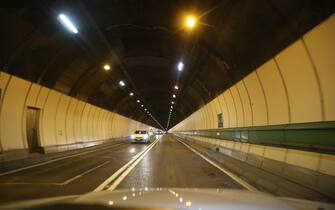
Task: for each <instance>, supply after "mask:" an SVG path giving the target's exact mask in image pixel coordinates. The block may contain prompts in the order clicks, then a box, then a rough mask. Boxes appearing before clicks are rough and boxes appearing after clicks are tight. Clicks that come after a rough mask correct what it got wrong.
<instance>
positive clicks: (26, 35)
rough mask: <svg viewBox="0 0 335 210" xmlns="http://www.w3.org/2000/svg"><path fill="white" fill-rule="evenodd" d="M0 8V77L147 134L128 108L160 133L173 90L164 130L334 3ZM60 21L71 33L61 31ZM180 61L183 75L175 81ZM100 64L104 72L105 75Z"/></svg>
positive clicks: (85, 1) (105, 0)
mask: <svg viewBox="0 0 335 210" xmlns="http://www.w3.org/2000/svg"><path fill="white" fill-rule="evenodd" d="M1 4H2V5H1V20H0V21H1V26H2V27H1V40H0V42H1V49H0V68H1V70H3V71H6V72H8V73H11V74H14V75H17V76H20V77H23V78H25V79H28V80H30V81H33V82H37V83H39V84H42V85H45V86H47V87H50V88H54V89H56V90H58V91H61V92H63V93H66V94H69V95H71V96H75V97H77V98H79V99H82V100H85V101H88V102H90V103H93V104H95V105H98V106H101V107H104V108H106V109H109V110H113V111H115V112H118V113H120V114H122V115H125V116H127V117H131V118H133V119H135V120H139V121H142V122H144V123H147V124H151V125H153V126H155V127H158V125H157V123H155V122H154V121H153V120H152V119H151V118H150V117H149V116H148V115H147V113H146V112H145V111H144V110H143V108H141V107H140V105H139V104H138V103H137V102H136V100H137V99H140V100H141V103H143V104H144V105H145V107H146V108H147V109H148V110H149V111H150V112H151V113H152V114H153V116H154V117H155V118H156V119H157V120H158V122H160V124H161V125H162V126H163V127H165V126H166V125H167V123H168V116H169V109H170V105H171V104H170V103H171V100H172V94H173V86H174V85H175V84H178V85H179V86H180V89H179V90H178V92H177V98H176V99H175V103H176V104H175V107H174V112H173V114H172V116H171V121H170V123H169V127H172V126H173V125H175V124H176V123H178V122H180V121H181V120H183V119H184V118H186V117H187V116H189V115H190V114H191V113H193V112H194V111H196V110H197V109H199V108H200V107H202V106H203V105H204V104H206V103H207V102H208V101H209V100H211V99H212V98H214V97H215V96H217V95H218V94H219V93H221V92H222V91H224V90H226V89H227V88H229V87H230V86H232V85H233V84H235V83H236V82H237V81H239V80H240V79H241V78H243V77H244V76H245V75H247V74H248V73H250V71H252V70H253V69H254V68H255V67H257V66H259V65H260V64H262V63H264V62H265V61H266V60H267V59H269V58H270V57H272V56H273V55H274V54H276V53H277V52H279V51H280V50H281V49H283V48H284V47H286V46H287V45H289V44H290V43H292V42H293V41H294V40H296V39H297V38H298V37H299V36H301V35H302V34H303V33H305V32H306V31H308V30H309V29H311V28H312V27H313V26H315V25H317V24H318V23H320V22H321V21H322V20H324V19H325V18H327V17H328V16H329V15H330V14H332V13H333V12H334V10H335V1H333V0H322V1H321V0H296V1H291V0H280V1H279V0H257V1H247V0H244V1H243V0H240V1H238V0H223V1H222V0H221V1H214V0H212V1H202V0H201V1H200V0H199V1H195V0H193V1H191V0H169V1H148V0H137V1H127V0H122V1H121V0H100V1H90V0H82V1H45V0H43V1H37V0H33V1H13V0H12V1H8V2H7V3H6V2H5V1H3V2H1ZM59 13H65V14H68V15H69V16H70V17H71V20H73V21H74V22H75V24H76V25H77V26H78V28H79V33H78V34H76V35H73V34H70V33H68V31H66V29H64V28H63V27H62V25H61V24H60V23H59V22H58V20H57V15H58V14H59ZM185 14H194V15H195V16H197V17H200V18H199V25H198V26H197V28H195V29H194V30H192V31H187V30H185V29H184V28H183V27H182V25H181V22H182V20H183V19H182V18H183V17H184V15H185ZM180 60H182V61H183V62H184V65H185V69H184V71H183V72H182V73H180V74H178V71H177V69H176V65H177V63H178V62H179V61H180ZM105 63H109V64H111V65H112V70H110V71H108V72H107V71H104V70H103V69H102V66H103V65H104V64H105ZM119 80H124V81H125V82H126V87H124V88H121V87H119V85H118V82H119ZM130 92H134V93H135V95H134V96H129V93H130Z"/></svg>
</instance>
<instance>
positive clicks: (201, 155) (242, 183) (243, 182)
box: [175, 137, 259, 192]
mask: <svg viewBox="0 0 335 210" xmlns="http://www.w3.org/2000/svg"><path fill="white" fill-rule="evenodd" d="M178 138H179V137H178ZM178 138H175V139H176V140H177V141H179V142H180V143H181V144H183V145H184V146H185V147H187V148H188V149H190V150H191V151H193V152H194V153H195V154H197V155H199V156H200V157H201V158H202V159H204V160H206V161H207V162H208V163H209V164H211V165H212V166H214V167H215V168H217V169H219V170H220V171H222V172H223V173H225V174H226V175H227V176H229V177H230V178H232V179H233V180H234V181H236V182H237V183H239V184H240V185H241V186H243V187H244V188H246V189H247V190H249V191H251V192H259V191H258V190H257V189H256V188H255V187H254V186H252V185H250V184H249V183H247V182H246V181H244V180H243V179H241V178H240V177H238V176H237V175H235V174H233V173H232V172H230V171H228V170H227V169H225V168H223V167H222V166H220V165H218V164H217V163H215V162H213V161H212V160H210V159H208V158H207V157H206V156H204V155H203V154H201V153H200V152H198V151H197V150H195V149H193V148H192V147H191V146H189V145H188V144H186V143H184V142H183V141H181V140H179V139H178Z"/></svg>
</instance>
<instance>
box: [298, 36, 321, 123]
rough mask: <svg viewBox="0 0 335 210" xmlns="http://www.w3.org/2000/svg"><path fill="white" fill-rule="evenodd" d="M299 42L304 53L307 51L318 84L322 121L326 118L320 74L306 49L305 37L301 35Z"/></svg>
mask: <svg viewBox="0 0 335 210" xmlns="http://www.w3.org/2000/svg"><path fill="white" fill-rule="evenodd" d="M301 42H302V44H303V46H304V48H305V50H306V53H307V57H308V59H309V61H310V62H311V64H312V69H313V73H314V76H315V79H316V84H317V86H318V92H319V97H320V106H321V110H320V112H321V119H322V121H325V119H326V115H325V109H324V96H323V91H322V86H321V79H320V76H319V74H318V70H317V68H316V65H315V62H314V59H313V57H312V55H311V52H310V50H309V49H308V46H307V44H306V42H305V39H304V38H303V37H302V38H301Z"/></svg>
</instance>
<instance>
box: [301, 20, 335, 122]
mask: <svg viewBox="0 0 335 210" xmlns="http://www.w3.org/2000/svg"><path fill="white" fill-rule="evenodd" d="M334 37H335V15H333V16H331V17H330V18H329V19H328V20H327V21H325V22H323V23H321V24H320V25H319V26H317V27H316V28H314V29H313V30H312V31H310V32H309V33H307V34H306V35H305V36H304V40H305V43H306V45H307V49H308V51H309V53H310V55H311V58H312V61H313V63H314V65H315V67H316V70H317V74H318V76H319V79H320V83H321V90H322V94H323V103H324V109H325V111H324V112H325V119H324V120H325V121H331V120H335V108H334V107H335V94H334V89H335V88H334V84H335V70H334V69H335V59H334V52H335V38H334Z"/></svg>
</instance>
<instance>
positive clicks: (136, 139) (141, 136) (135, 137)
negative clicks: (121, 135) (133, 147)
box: [130, 130, 150, 143]
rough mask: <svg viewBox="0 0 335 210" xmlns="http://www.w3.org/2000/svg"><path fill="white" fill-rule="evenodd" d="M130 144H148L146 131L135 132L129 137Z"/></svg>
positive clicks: (148, 136)
mask: <svg viewBox="0 0 335 210" xmlns="http://www.w3.org/2000/svg"><path fill="white" fill-rule="evenodd" d="M130 138H131V140H132V141H131V142H132V143H149V142H150V134H149V132H148V131H146V130H136V131H135V132H134V134H132V135H131V136H130Z"/></svg>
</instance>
